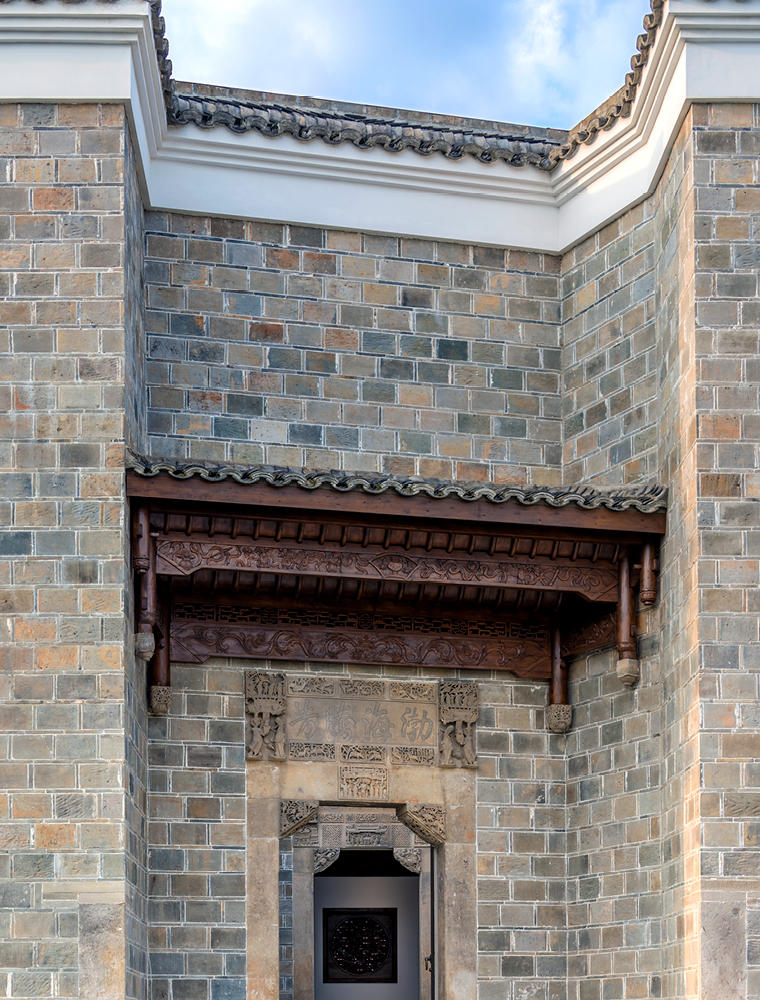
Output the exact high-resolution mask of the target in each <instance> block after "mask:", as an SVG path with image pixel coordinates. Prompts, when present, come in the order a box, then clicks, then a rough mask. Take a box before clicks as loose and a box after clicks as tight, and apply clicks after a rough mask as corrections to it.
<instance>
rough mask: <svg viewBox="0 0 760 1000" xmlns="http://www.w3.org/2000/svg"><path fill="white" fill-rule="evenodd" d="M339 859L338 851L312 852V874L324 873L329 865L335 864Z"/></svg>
mask: <svg viewBox="0 0 760 1000" xmlns="http://www.w3.org/2000/svg"><path fill="white" fill-rule="evenodd" d="M339 857H340V851H335V850H321V849H320V850H316V851H315V852H314V874H315V875H316V874H317V873H318V872H323V871H325V870H326V869H327V868H329V867H330V865H332V864H335V862H336V861H337V860H338V858H339Z"/></svg>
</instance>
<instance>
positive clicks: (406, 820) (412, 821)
mask: <svg viewBox="0 0 760 1000" xmlns="http://www.w3.org/2000/svg"><path fill="white" fill-rule="evenodd" d="M396 814H397V816H398V818H399V819H400V820H401V822H402V823H403V824H404V826H408V827H409V829H410V830H411V831H412V833H416V834H417V836H418V837H421V838H422V839H423V840H424V841H425V842H426V843H428V844H443V843H444V842H445V840H446V816H445V813H444V811H443V806H436V805H430V804H419V805H403V806H399V807H398V809H397V810H396Z"/></svg>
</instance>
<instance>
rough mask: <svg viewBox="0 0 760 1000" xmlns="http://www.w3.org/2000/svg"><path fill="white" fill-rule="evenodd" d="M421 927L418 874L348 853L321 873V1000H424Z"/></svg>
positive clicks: (377, 856)
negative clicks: (421, 966)
mask: <svg viewBox="0 0 760 1000" xmlns="http://www.w3.org/2000/svg"><path fill="white" fill-rule="evenodd" d="M421 930H424V928H422V927H421V924H420V875H419V874H418V873H416V872H412V871H409V870H408V869H406V868H405V867H404V866H403V865H401V864H399V862H398V861H397V860H396V859H395V858H394V856H393V851H391V850H380V851H371V850H353V851H352V850H344V851H341V853H340V856H339V857H338V859H337V860H336V861H335V862H334V863H333V864H332V865H331V866H330V867H329V868H328V869H327V870H326V871H324V872H320V873H319V874H317V875H315V877H314V998H315V1000H419V997H420V965H421V962H420V950H421V949H420V944H421V933H420V932H421ZM428 975H429V974H428Z"/></svg>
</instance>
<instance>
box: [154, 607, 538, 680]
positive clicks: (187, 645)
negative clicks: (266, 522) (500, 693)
mask: <svg viewBox="0 0 760 1000" xmlns="http://www.w3.org/2000/svg"><path fill="white" fill-rule="evenodd" d="M246 619H247V620H246ZM432 627H433V628H434V629H435V631H434V632H433V634H431V633H430V631H429V629H430V625H428V626H427V628H426V624H425V622H424V620H422V619H417V618H409V617H407V618H404V616H402V615H372V614H359V613H356V614H347V613H344V612H336V613H334V614H333V615H332V616H331V615H329V614H327V613H325V612H312V611H309V610H308V609H303V610H302V611H301V612H300V614H299V613H298V612H297V611H296V610H295V609H272V608H266V609H258V610H257V609H244V608H239V607H230V606H226V605H219V606H216V607H214V606H212V605H206V604H192V603H189V602H182V603H181V604H179V605H178V606H177V608H176V609H175V612H174V618H173V621H172V627H171V650H172V656H173V657H174V658H175V659H178V660H182V661H184V662H193V663H203V662H204V661H205V660H207V659H208V658H209V657H211V656H235V657H243V658H250V659H270V660H307V661H318V662H322V663H336V662H346V663H377V664H386V663H387V664H392V665H402V666H409V667H420V666H426V667H445V668H455V669H457V668H465V669H469V668H473V667H477V668H480V669H485V670H510V671H511V672H512V673H514V674H516V675H518V676H521V677H536V678H542V677H545V676H548V669H549V667H548V662H549V661H548V658H549V637H548V630H547V627H546V626H545V625H543V624H540V623H538V624H532V623H529V622H522V621H518V622H498V621H497V622H494V621H493V620H491V621H488V620H483V619H480V618H474V619H471V620H467V619H457V618H452V619H449V620H448V621H446V620H441V621H440V622H433V623H432ZM415 628H417V629H419V630H420V631H419V632H415V631H414V629H415ZM321 680H322V679H321V678H307V679H305V683H306V682H313V683H312V687H311V690H316V689H317V688H318V687H319V682H320V681H321ZM333 686H334V683H333V682H332V681H329V682H328V683H327V685H326V687H325V690H327V689H328V688H329V689H330V690H332V688H333ZM304 693H309V691H307V690H304Z"/></svg>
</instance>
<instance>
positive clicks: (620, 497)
mask: <svg viewBox="0 0 760 1000" xmlns="http://www.w3.org/2000/svg"><path fill="white" fill-rule="evenodd" d="M127 469H129V470H130V471H132V472H135V473H137V474H138V475H140V476H145V477H149V478H150V477H153V476H157V475H159V474H160V473H166V474H168V475H169V476H171V477H172V478H173V479H193V478H195V477H196V476H197V477H198V478H200V479H203V480H205V481H206V482H223V481H224V480H228V479H232V480H234V481H235V482H238V483H241V484H244V485H255V484H257V483H265V484H267V485H269V486H273V487H277V488H282V487H284V486H299V487H301V488H302V489H307V490H315V489H319V488H321V487H328V488H330V489H333V490H336V491H337V492H341V493H348V492H352V491H354V490H356V491H358V492H362V493H369V494H374V495H380V494H383V493H396V494H398V495H400V496H407V497H413V496H427V497H430V498H432V499H444V498H448V497H454V498H458V499H460V500H463V501H465V502H473V501H477V500H486V501H489V502H491V503H497V504H501V503H506V502H507V501H510V500H512V501H516V502H517V503H520V504H522V505H526V506H533V505H534V504H538V503H545V504H547V505H548V506H551V507H567V506H575V507H580V508H582V509H585V510H595V509H597V508H601V507H603V508H606V509H608V510H638V511H641V512H642V513H656V512H659V511H663V510H665V509H666V507H667V495H668V491H667V488H666V487H664V486H661V485H659V484H658V483H646V484H642V485H639V486H629V487H623V486H616V487H608V488H605V487H597V486H592V485H588V484H586V485H582V484H581V485H575V486H541V485H532V484H502V483H498V484H497V483H482V482H447V481H444V480H434V479H424V478H422V477H419V476H409V477H403V478H402V477H398V476H392V475H386V474H382V473H361V472H355V473H354V472H346V471H343V470H331V471H329V472H328V471H317V470H309V469H295V468H288V467H280V466H273V465H255V466H250V467H244V466H237V465H233V464H212V463H209V462H204V461H195V460H190V459H188V460H172V459H164V458H155V457H149V456H145V455H139V454H137V453H136V452H132V451H130V452H128V456H127Z"/></svg>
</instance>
